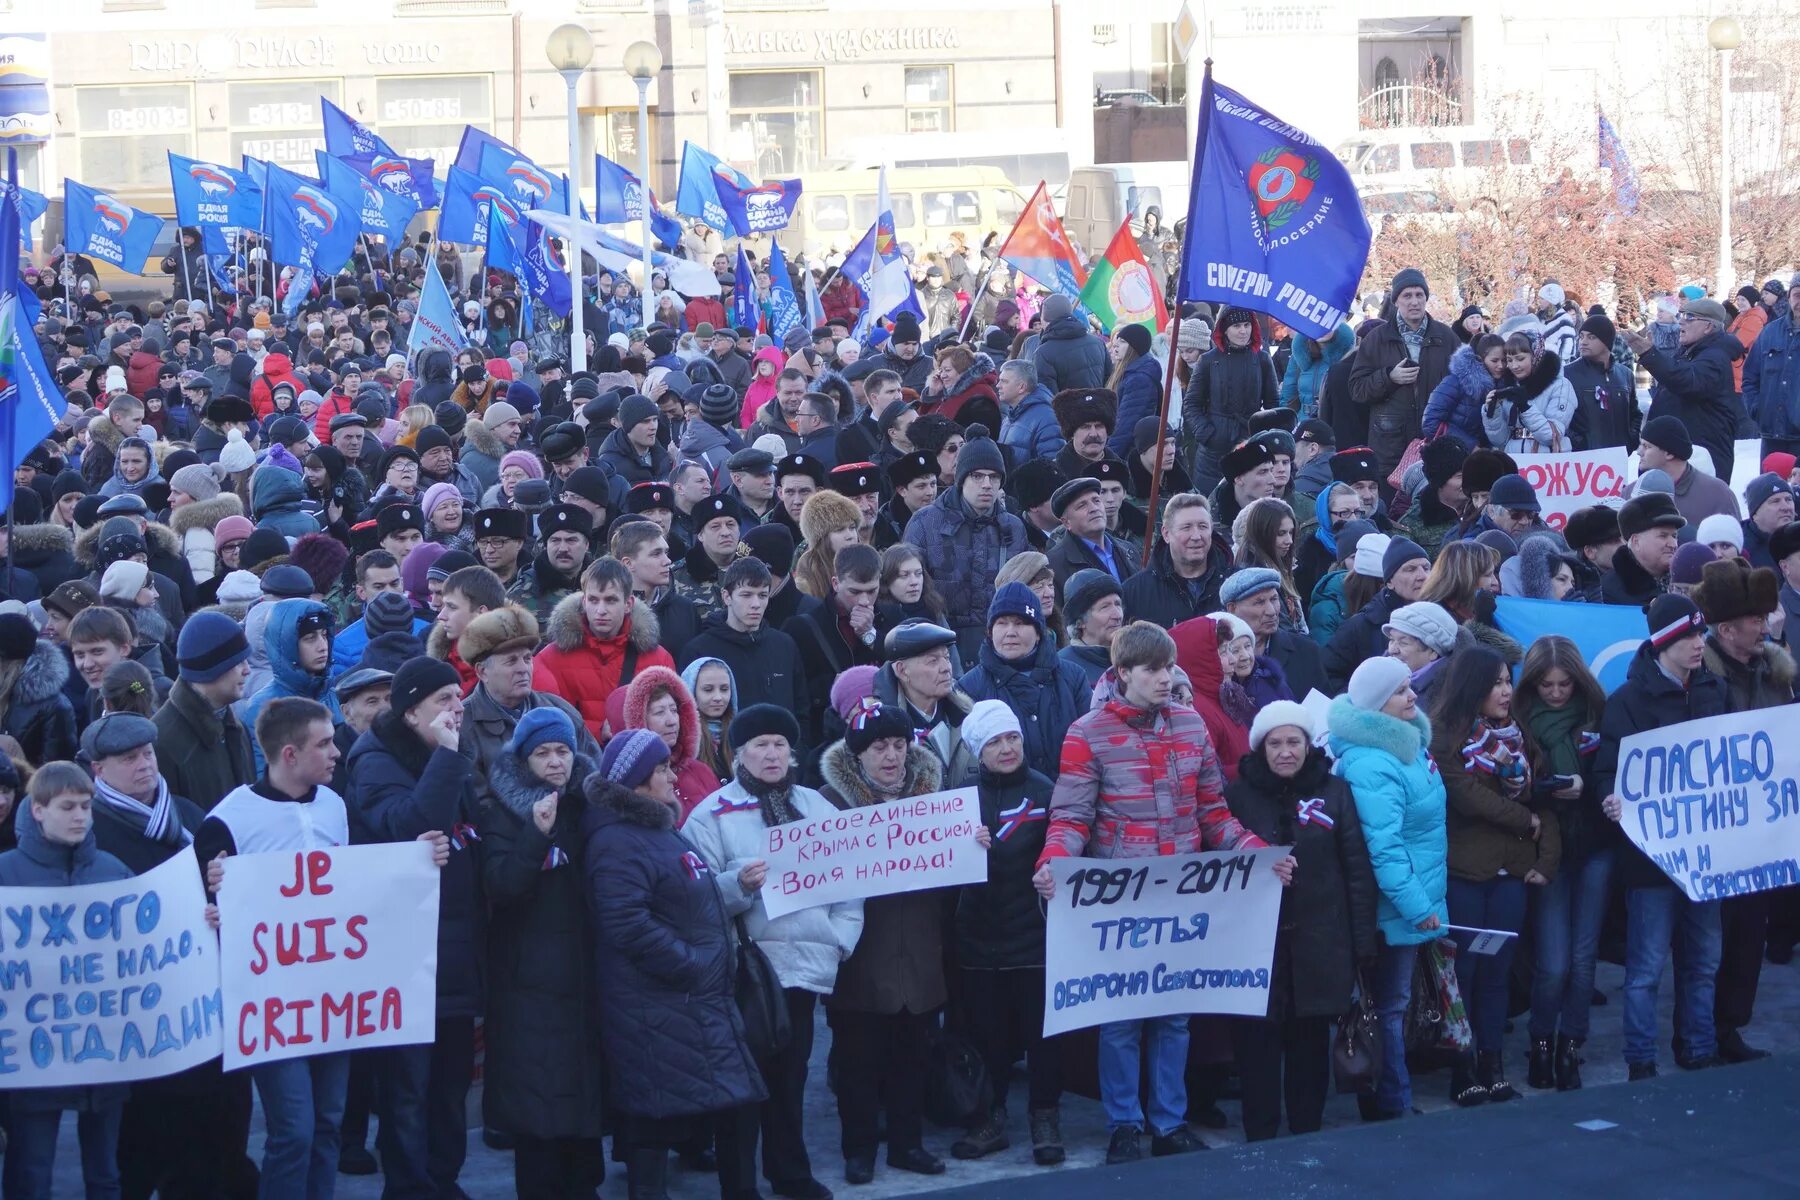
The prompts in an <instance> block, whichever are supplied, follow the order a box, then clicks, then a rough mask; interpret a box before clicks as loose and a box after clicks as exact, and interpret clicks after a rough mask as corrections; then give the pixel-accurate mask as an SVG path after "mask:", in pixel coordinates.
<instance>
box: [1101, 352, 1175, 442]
mask: <svg viewBox="0 0 1800 1200" xmlns="http://www.w3.org/2000/svg"><path fill="white" fill-rule="evenodd" d="M1162 387H1163V376H1162V366H1161V365H1160V364H1159V363H1158V362H1157V361H1156V359H1154V358H1152V357H1151V356H1149V355H1147V354H1146V355H1145V356H1144V357H1142V358H1139V359H1134V360H1132V363H1131V365H1130V366H1128V367H1126V368H1125V373H1124V374H1123V375H1120V376H1119V386H1118V387H1117V388H1116V389H1115V390H1116V391H1117V393H1118V396H1119V417H1118V420H1117V421H1115V422H1114V423H1113V434H1112V436H1111V437H1109V438H1107V439H1106V448H1107V449H1108V450H1110V451H1112V452H1113V453H1114V454H1116V455H1118V456H1119V457H1120V458H1122V459H1125V460H1126V461H1128V462H1129V461H1130V460H1131V457H1132V455H1133V454H1135V453H1136V450H1135V447H1133V445H1132V441H1133V438H1134V434H1133V431H1134V430H1135V429H1136V428H1137V423H1138V422H1139V421H1141V420H1143V419H1144V418H1145V417H1154V416H1157V415H1158V414H1159V413H1161V412H1162Z"/></svg>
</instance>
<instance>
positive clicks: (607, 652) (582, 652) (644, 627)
mask: <svg viewBox="0 0 1800 1200" xmlns="http://www.w3.org/2000/svg"><path fill="white" fill-rule="evenodd" d="M544 632H545V634H546V635H547V637H548V638H549V643H550V644H549V645H547V646H545V647H544V648H543V649H542V650H539V651H538V653H537V660H536V663H535V665H534V667H533V669H532V674H531V687H532V690H533V691H538V692H552V693H555V694H556V695H558V696H561V697H562V698H563V699H564V700H567V701H568V702H569V703H570V704H573V705H574V706H575V709H576V711H577V712H579V713H580V714H581V719H582V722H583V723H584V724H586V725H587V727H588V732H590V733H592V734H593V735H594V736H595V737H596V738H597V737H599V736H600V727H601V726H602V725H604V724H605V723H606V698H607V697H608V696H610V695H612V692H613V689H614V688H616V687H620V686H622V685H623V684H628V683H630V682H631V681H632V679H634V678H636V676H637V672H639V671H641V670H643V669H644V668H645V667H667V668H669V669H670V670H671V671H672V670H674V669H675V660H674V659H672V658H670V657H669V652H668V651H667V650H664V649H663V648H662V646H661V645H659V644H658V643H659V640H660V638H661V635H662V628H661V626H660V625H659V624H658V622H657V620H656V614H655V613H653V612H651V611H650V606H649V605H648V604H645V603H644V602H643V601H642V600H639V599H637V598H635V597H633V599H632V601H631V611H630V612H628V613H627V614H626V616H625V622H624V624H623V625H622V626H620V629H619V632H618V633H617V634H615V635H614V636H612V637H609V638H598V637H595V636H594V635H593V633H592V631H591V630H589V628H588V624H587V621H586V620H585V619H584V618H583V617H582V615H581V597H580V595H574V596H570V597H568V598H567V599H566V600H564V601H563V602H562V603H561V604H558V605H557V606H556V607H555V608H554V609H552V610H551V613H550V619H549V621H547V622H546V623H545V626H544ZM432 636H433V638H434V640H435V639H436V637H437V633H436V631H435V630H434V631H433V634H432ZM434 654H435V652H434ZM627 668H629V669H627Z"/></svg>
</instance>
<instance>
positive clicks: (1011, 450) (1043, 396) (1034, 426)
mask: <svg viewBox="0 0 1800 1200" xmlns="http://www.w3.org/2000/svg"><path fill="white" fill-rule="evenodd" d="M1000 411H1001V414H1002V415H1001V417H1000V445H1001V446H1002V447H1004V448H1005V449H1006V450H1007V451H1008V454H1007V458H1008V459H1009V460H1010V461H1009V462H1008V463H1007V466H1008V467H1018V466H1021V465H1023V464H1025V463H1028V462H1030V461H1031V460H1032V459H1034V458H1055V457H1056V453H1057V451H1059V450H1061V449H1062V448H1063V445H1064V443H1065V441H1066V439H1065V438H1064V437H1063V435H1062V426H1060V425H1058V424H1057V423H1056V413H1055V411H1054V410H1052V409H1051V407H1050V389H1049V388H1047V387H1045V386H1044V385H1043V384H1041V383H1040V384H1038V385H1037V387H1035V388H1033V389H1032V390H1031V392H1030V394H1028V395H1027V396H1026V397H1025V398H1024V399H1023V400H1021V401H1019V403H1018V404H1017V405H1016V406H1014V407H1013V408H1010V409H1008V408H1007V407H1006V406H1004V405H1002V406H1001V410H1000Z"/></svg>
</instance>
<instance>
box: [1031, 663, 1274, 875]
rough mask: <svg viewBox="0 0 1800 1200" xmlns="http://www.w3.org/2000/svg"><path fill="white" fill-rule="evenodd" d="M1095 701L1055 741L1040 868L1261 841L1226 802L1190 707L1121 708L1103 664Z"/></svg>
mask: <svg viewBox="0 0 1800 1200" xmlns="http://www.w3.org/2000/svg"><path fill="white" fill-rule="evenodd" d="M1217 656H1218V655H1217V652H1216V651H1215V652H1214V657H1215V658H1216V657H1217ZM1095 700H1096V703H1097V707H1095V708H1094V709H1093V711H1091V712H1089V713H1088V714H1087V715H1085V716H1083V717H1081V718H1080V719H1079V720H1077V721H1076V722H1075V724H1073V725H1071V726H1070V727H1069V735H1068V736H1067V737H1066V738H1064V739H1063V747H1062V763H1061V770H1060V771H1059V772H1058V774H1057V779H1056V790H1055V791H1053V792H1052V793H1051V794H1050V829H1049V832H1048V833H1047V834H1046V835H1045V837H1044V849H1043V853H1041V854H1040V855H1038V865H1039V866H1042V865H1043V864H1044V863H1045V862H1048V861H1049V860H1050V859H1053V858H1065V857H1075V856H1086V857H1090V858H1150V857H1153V856H1156V855H1165V854H1191V853H1193V852H1195V851H1197V850H1255V849H1260V848H1261V847H1262V846H1264V845H1265V844H1266V843H1265V842H1264V841H1263V840H1262V839H1261V838H1259V837H1257V836H1256V835H1255V834H1253V833H1251V832H1250V831H1249V830H1247V829H1245V828H1244V827H1243V826H1242V825H1240V824H1238V821H1237V818H1236V817H1234V816H1232V815H1231V810H1230V809H1229V808H1227V807H1226V806H1225V800H1224V794H1223V793H1224V788H1225V780H1224V776H1223V775H1221V773H1220V771H1219V759H1218V755H1216V754H1214V753H1213V746H1212V738H1211V737H1210V736H1209V735H1208V734H1207V732H1206V724H1205V722H1203V721H1202V720H1201V719H1200V715H1199V714H1198V713H1196V712H1195V711H1194V710H1193V709H1191V708H1184V707H1182V706H1181V705H1178V704H1171V705H1168V706H1166V707H1164V708H1160V709H1155V710H1148V709H1142V708H1134V707H1132V706H1131V705H1129V704H1126V703H1125V701H1124V700H1123V698H1122V697H1121V695H1120V693H1119V691H1118V685H1117V682H1116V679H1115V677H1114V675H1113V672H1112V669H1111V668H1110V667H1109V668H1107V671H1106V674H1104V675H1102V676H1101V677H1100V683H1099V684H1098V685H1097V686H1096V688H1095Z"/></svg>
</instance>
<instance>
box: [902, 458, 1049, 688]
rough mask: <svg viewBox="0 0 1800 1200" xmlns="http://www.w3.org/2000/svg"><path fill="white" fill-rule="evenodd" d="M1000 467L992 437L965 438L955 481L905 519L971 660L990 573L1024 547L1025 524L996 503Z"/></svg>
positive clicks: (983, 630)
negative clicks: (954, 483) (929, 503)
mask: <svg viewBox="0 0 1800 1200" xmlns="http://www.w3.org/2000/svg"><path fill="white" fill-rule="evenodd" d="M977 428H979V426H977ZM1005 469H1006V467H1005V463H1004V462H1003V461H1002V460H1001V458H1000V447H998V446H996V445H995V444H994V442H993V439H991V438H988V437H985V436H981V437H971V438H969V439H968V440H967V441H966V442H964V443H963V448H962V449H961V450H960V451H958V452H957V455H956V486H955V487H954V488H953V489H952V490H950V491H948V492H945V493H944V494H943V495H941V496H939V497H938V498H937V500H936V501H935V502H933V503H932V504H931V505H929V506H928V507H926V508H925V509H924V510H923V511H922V512H920V513H918V514H916V515H915V516H914V517H913V519H912V520H911V521H909V522H907V525H906V535H905V536H906V540H907V541H908V542H910V543H912V544H913V545H915V546H917V547H919V549H920V551H921V552H922V553H923V554H924V556H925V568H926V570H928V571H930V572H931V578H932V580H933V581H934V582H935V583H936V584H937V588H938V593H939V594H940V595H941V596H943V598H944V606H945V612H946V613H947V615H948V619H949V622H950V627H951V628H952V629H953V630H955V631H956V634H957V637H958V640H959V644H960V649H961V651H962V655H963V658H964V661H971V662H972V661H973V660H974V658H975V655H976V654H977V652H979V650H980V649H981V643H982V641H983V640H984V639H985V637H986V635H987V622H986V617H987V606H988V603H989V602H990V601H991V600H992V599H993V596H994V576H995V575H996V574H997V573H998V572H999V570H1000V568H1001V567H1002V566H1004V565H1006V561H1007V560H1008V559H1010V558H1011V557H1012V556H1013V555H1015V554H1019V553H1021V552H1023V551H1024V550H1025V548H1026V543H1025V526H1024V525H1023V524H1021V523H1020V521H1019V518H1017V517H1015V516H1013V515H1012V514H1011V513H1009V512H1007V511H1006V508H1005V505H1003V504H1002V503H1001V499H1000V480H1001V476H1002V473H1003V472H1004V471H1005Z"/></svg>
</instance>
